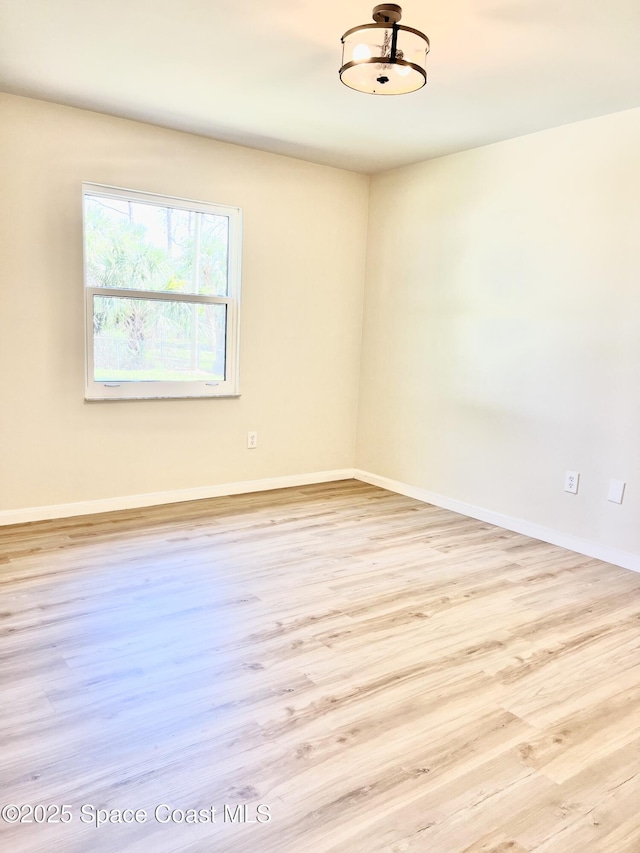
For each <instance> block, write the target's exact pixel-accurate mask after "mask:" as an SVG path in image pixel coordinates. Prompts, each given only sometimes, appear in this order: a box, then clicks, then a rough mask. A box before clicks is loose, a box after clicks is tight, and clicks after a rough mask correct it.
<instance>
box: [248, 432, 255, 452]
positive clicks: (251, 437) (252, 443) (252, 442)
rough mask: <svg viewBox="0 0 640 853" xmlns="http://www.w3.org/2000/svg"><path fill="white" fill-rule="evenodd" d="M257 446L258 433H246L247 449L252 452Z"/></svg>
mask: <svg viewBox="0 0 640 853" xmlns="http://www.w3.org/2000/svg"><path fill="white" fill-rule="evenodd" d="M257 446H258V433H257V432H248V433H247V447H248V449H249V450H253V449H254V448H255V447H257Z"/></svg>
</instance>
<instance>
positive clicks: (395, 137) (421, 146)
mask: <svg viewBox="0 0 640 853" xmlns="http://www.w3.org/2000/svg"><path fill="white" fill-rule="evenodd" d="M402 5H403V9H404V16H403V23H405V24H407V25H409V26H412V27H415V28H417V29H420V30H423V31H424V32H425V33H426V34H427V35H428V36H429V38H430V40H431V54H430V55H429V59H428V69H427V70H428V76H429V82H428V83H427V86H426V88H424V89H422V90H420V91H419V92H417V93H413V94H409V95H400V96H397V97H391V98H390V97H376V96H372V95H363V94H360V93H358V92H353V91H351V90H350V89H347V88H346V87H345V86H343V85H342V84H341V83H340V82H339V79H338V67H339V65H340V57H341V45H340V36H341V35H342V33H343V32H344V31H345V30H347V29H349V28H350V27H352V26H356V25H358V24H361V23H367V22H369V21H370V20H371V10H372V8H373V6H374V2H371V0H323V2H322V3H312V2H311V1H310V0H280V2H278V3H275V4H274V3H263V2H258V0H228V2H222V0H0V89H2V90H4V91H5V92H11V93H15V94H19V95H27V96H31V97H36V98H42V99H45V100H51V101H56V102H58V103H63V104H70V105H72V106H78V107H84V108H87V109H93V110H97V111H99V112H104V113H109V114H113V115H118V116H125V117H127V118H134V119H139V120H142V121H147V122H150V123H152V124H158V125H162V126H166V127H173V128H178V129H181V130H187V131H192V132H195V133H199V134H203V135H205V136H211V137H214V138H216V139H223V140H227V141H230V142H237V143H240V144H242V145H248V146H251V147H254V148H261V149H264V150H267V151H275V152H278V153H281V154H287V155H290V156H293V157H299V158H302V159H305V160H313V161H316V162H319V163H326V164H329V165H333V166H340V167H343V168H347V169H354V170H357V171H363V172H375V171H380V170H383V169H390V168H393V167H395V166H399V165H403V164H406V163H412V162H417V161H419V160H425V159H427V158H430V157H436V156H439V155H442V154H446V153H450V152H453V151H460V150H463V149H466V148H473V147H476V146H478V145H484V144H487V143H489V142H494V141H497V140H500V139H507V138H510V137H514V136H520V135H522V134H525V133H530V132H532V131H536V130H541V129H543V128H548V127H554V126H557V125H560V124H567V123H569V122H573V121H578V120H580V119H584V118H590V117H592V116H597V115H602V114H604V113H610V112H616V111H618V110H624V109H628V108H630V107H635V106H640V2H638V0H608V2H604V0H600V2H595V0H430V2H424V1H423V0H406V2H404V3H403V4H402Z"/></svg>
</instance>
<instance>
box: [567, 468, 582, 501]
mask: <svg viewBox="0 0 640 853" xmlns="http://www.w3.org/2000/svg"><path fill="white" fill-rule="evenodd" d="M579 482H580V474H579V473H578V471H567V473H566V474H565V475H564V490H565V492H569V493H570V494H572V495H577V494H578V483H579Z"/></svg>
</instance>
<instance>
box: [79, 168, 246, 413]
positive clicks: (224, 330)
mask: <svg viewBox="0 0 640 853" xmlns="http://www.w3.org/2000/svg"><path fill="white" fill-rule="evenodd" d="M83 192H84V254H85V297H86V326H87V329H86V331H87V378H86V397H87V399H121V398H156V397H194V396H195V397H210V396H233V395H236V394H237V393H238V375H237V371H238V319H239V317H238V315H239V290H240V288H239V274H240V210H239V209H238V208H231V207H222V206H221V205H213V204H209V203H204V202H190V201H185V200H182V199H173V198H168V197H162V196H154V195H151V194H149V193H139V192H133V191H129V190H119V189H116V188H111V187H103V186H98V185H92V184H84V185H83Z"/></svg>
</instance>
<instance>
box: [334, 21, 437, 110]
mask: <svg viewBox="0 0 640 853" xmlns="http://www.w3.org/2000/svg"><path fill="white" fill-rule="evenodd" d="M428 52H429V39H428V38H427V37H426V36H425V35H424V33H421V32H419V31H418V30H414V29H412V28H411V27H404V26H402V25H401V24H398V23H392V22H384V23H375V24H364V25H363V26H361V27H354V28H353V29H351V30H348V31H347V32H346V33H345V34H344V35H343V36H342V68H341V69H340V79H341V80H342V82H343V83H344V84H345V85H346V86H349V88H351V89H356V91H358V92H368V93H369V94H372V95H402V94H405V93H406V92H415V91H416V90H417V89H421V88H422V87H423V86H424V84H425V83H426V82H427V72H426V71H425V65H426V58H427V53H428Z"/></svg>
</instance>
